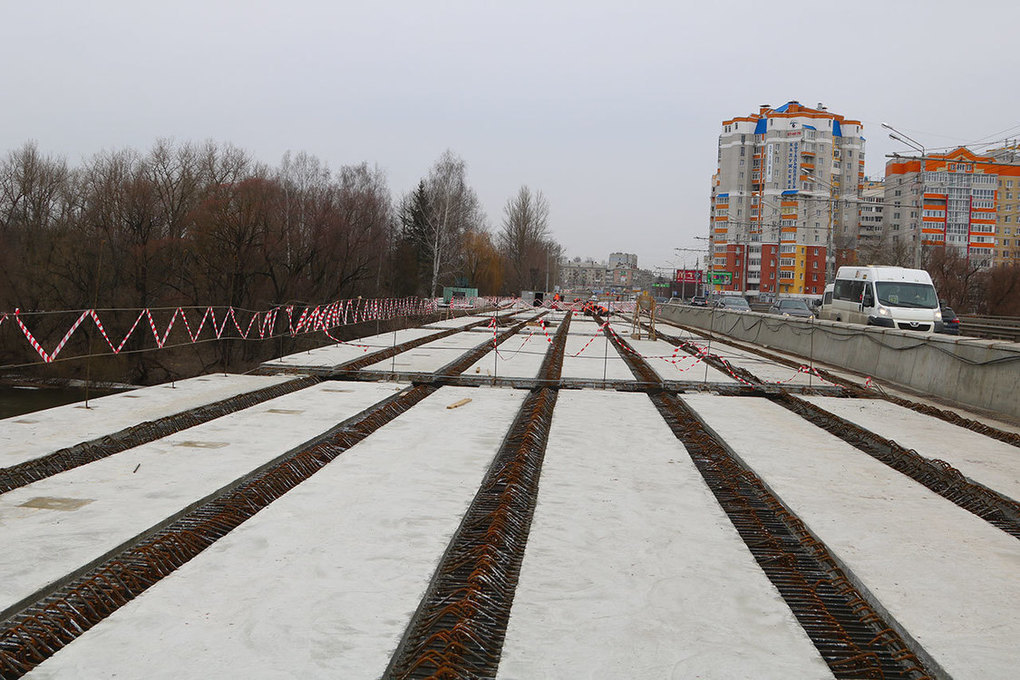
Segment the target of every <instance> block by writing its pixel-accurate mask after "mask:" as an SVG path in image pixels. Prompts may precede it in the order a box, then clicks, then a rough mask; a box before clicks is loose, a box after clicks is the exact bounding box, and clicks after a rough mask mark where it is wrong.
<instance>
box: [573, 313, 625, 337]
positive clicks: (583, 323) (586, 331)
mask: <svg viewBox="0 0 1020 680" xmlns="http://www.w3.org/2000/svg"><path fill="white" fill-rule="evenodd" d="M614 325H616V324H614ZM599 327H600V324H598V323H596V322H595V321H594V320H593V319H592V317H590V316H585V315H584V314H581V313H580V312H575V313H574V315H573V316H572V317H571V318H570V330H569V331H568V332H569V334H570V335H585V336H587V337H589V338H590V337H591V336H593V335H595V334H597V333H599V332H600V331H599Z"/></svg>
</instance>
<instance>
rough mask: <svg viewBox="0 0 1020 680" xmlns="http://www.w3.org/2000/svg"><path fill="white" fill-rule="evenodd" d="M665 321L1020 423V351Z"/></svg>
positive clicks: (702, 312) (754, 323) (714, 318)
mask: <svg viewBox="0 0 1020 680" xmlns="http://www.w3.org/2000/svg"><path fill="white" fill-rule="evenodd" d="M657 313H658V316H659V317H660V318H661V319H664V320H666V321H672V322H675V323H678V324H681V325H684V326H690V327H692V328H699V329H704V330H708V331H713V332H716V333H720V334H722V335H727V336H729V337H731V338H734V339H735V340H743V341H745V342H750V343H755V344H757V345H762V346H764V347H769V348H774V349H777V350H781V351H784V352H789V353H791V354H798V355H800V356H803V357H808V358H811V359H814V360H815V361H819V362H823V363H826V364H830V365H832V366H841V367H843V368H846V369H849V370H852V371H856V372H858V373H863V374H865V375H869V376H872V377H875V378H881V379H883V380H888V381H889V382H892V383H896V384H898V385H902V386H904V387H908V388H910V389H913V390H916V391H918V392H922V393H926V394H931V395H936V396H939V397H943V398H945V399H949V400H951V401H954V402H957V403H959V404H961V405H965V406H972V407H976V408H981V409H987V410H990V411H997V412H1000V413H1005V414H1009V415H1012V416H1020V394H1018V389H1020V344H1017V343H1011V342H1002V341H998V340H981V339H978V338H967V337H955V336H949V335H941V334H934V335H924V334H921V333H911V332H909V331H900V330H894V329H891V328H878V327H874V326H858V325H855V324H847V323H840V322H837V321H822V320H818V319H814V320H811V319H792V318H788V317H787V318H779V317H776V316H771V315H769V314H760V313H758V312H736V311H723V310H719V309H707V308H704V307H690V306H686V305H671V304H667V305H660V306H659V307H658V310H657Z"/></svg>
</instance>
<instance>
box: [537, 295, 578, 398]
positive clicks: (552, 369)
mask: <svg viewBox="0 0 1020 680" xmlns="http://www.w3.org/2000/svg"><path fill="white" fill-rule="evenodd" d="M573 316H574V312H573V311H568V312H567V313H566V314H564V315H563V320H562V321H560V327H559V328H557V329H556V334H555V335H554V336H553V339H552V347H550V348H549V351H548V352H546V355H545V359H543V360H542V366H541V368H539V370H538V375H539V380H542V381H544V382H546V383H547V384H548V383H552V382H555V383H556V385H557V387H559V384H560V380H561V378H562V376H563V356H564V354H565V353H566V350H567V334H568V333H569V332H570V320H571V319H572V318H573Z"/></svg>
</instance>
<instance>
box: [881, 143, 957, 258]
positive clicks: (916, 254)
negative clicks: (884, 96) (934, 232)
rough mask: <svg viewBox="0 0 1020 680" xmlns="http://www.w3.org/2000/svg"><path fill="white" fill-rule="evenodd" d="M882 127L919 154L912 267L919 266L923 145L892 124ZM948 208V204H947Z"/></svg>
mask: <svg viewBox="0 0 1020 680" xmlns="http://www.w3.org/2000/svg"><path fill="white" fill-rule="evenodd" d="M882 127H884V128H885V129H886V130H890V134H889V138H890V139H895V140H896V141H897V142H902V143H903V144H906V145H907V146H909V147H910V148H911V149H913V150H914V151H918V152H920V154H921V161H920V162H921V167H920V168H919V169H918V171H917V237H916V238H915V239H914V269H920V268H921V237H922V236H923V235H924V170H925V167H924V166H925V162H924V145H923V144H921V143H920V142H919V141H917V140H916V139H914V138H912V137H908V136H907V135H905V134H903V133H902V132H900V131H899V130H897V129H896V128H894V127H893V126H892V125H889V124H888V123H882ZM947 210H948V206H947Z"/></svg>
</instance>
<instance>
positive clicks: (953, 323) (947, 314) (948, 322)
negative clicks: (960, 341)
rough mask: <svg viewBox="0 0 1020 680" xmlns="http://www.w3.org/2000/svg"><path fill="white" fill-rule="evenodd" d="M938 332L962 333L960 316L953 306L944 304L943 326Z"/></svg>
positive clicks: (948, 333) (947, 333)
mask: <svg viewBox="0 0 1020 680" xmlns="http://www.w3.org/2000/svg"><path fill="white" fill-rule="evenodd" d="M938 332H939V333H945V334H946V335H959V334H960V317H958V316H957V315H956V312H954V311H953V308H952V307H946V306H945V305H943V306H942V327H941V328H939V329H938Z"/></svg>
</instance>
